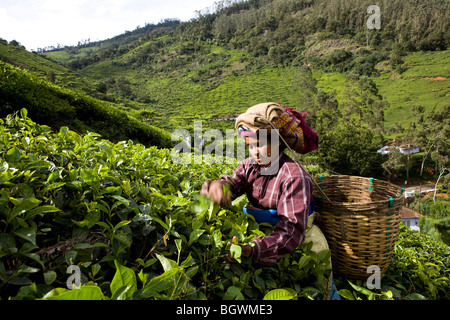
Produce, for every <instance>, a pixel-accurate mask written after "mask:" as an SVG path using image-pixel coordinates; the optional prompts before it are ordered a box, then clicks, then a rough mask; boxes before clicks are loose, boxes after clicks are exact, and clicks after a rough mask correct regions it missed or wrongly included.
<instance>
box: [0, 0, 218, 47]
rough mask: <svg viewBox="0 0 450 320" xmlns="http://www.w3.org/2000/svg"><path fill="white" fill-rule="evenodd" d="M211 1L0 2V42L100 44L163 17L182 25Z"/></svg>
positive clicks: (34, 45)
mask: <svg viewBox="0 0 450 320" xmlns="http://www.w3.org/2000/svg"><path fill="white" fill-rule="evenodd" d="M215 1H216V0H37V1H36V0H34V1H33V0H14V1H11V0H2V3H1V4H0V37H1V38H4V39H7V40H8V41H11V40H17V41H19V42H20V43H22V44H23V45H24V46H25V47H26V48H27V49H28V50H35V49H37V48H42V47H46V46H50V45H54V46H56V45H57V44H58V43H59V44H61V45H76V44H77V43H78V41H80V40H86V39H90V40H91V41H96V40H103V39H107V38H111V37H113V36H116V35H119V34H122V33H124V32H125V31H126V30H128V31H132V30H134V29H135V28H136V27H137V26H144V25H145V23H158V22H160V21H161V20H163V19H165V18H178V19H181V20H182V21H187V20H189V19H191V18H193V17H194V16H195V14H194V12H195V11H196V10H204V9H205V8H207V7H211V6H212V5H213V3H214V2H215Z"/></svg>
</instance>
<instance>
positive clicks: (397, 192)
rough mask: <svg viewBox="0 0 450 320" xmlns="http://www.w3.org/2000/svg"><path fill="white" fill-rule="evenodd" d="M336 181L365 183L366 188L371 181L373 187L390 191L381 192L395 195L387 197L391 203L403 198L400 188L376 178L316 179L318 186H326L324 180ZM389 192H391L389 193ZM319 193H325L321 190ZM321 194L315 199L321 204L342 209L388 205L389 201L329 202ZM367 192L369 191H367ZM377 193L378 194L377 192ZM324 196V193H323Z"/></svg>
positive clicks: (330, 177)
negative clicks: (318, 198) (380, 185)
mask: <svg viewBox="0 0 450 320" xmlns="http://www.w3.org/2000/svg"><path fill="white" fill-rule="evenodd" d="M336 178H337V179H338V180H354V181H355V182H358V183H359V184H362V183H361V182H367V186H368V187H369V186H372V185H371V184H370V181H371V180H372V182H373V185H374V184H380V183H381V184H383V186H382V188H383V189H386V188H387V189H390V190H383V191H385V193H395V195H389V196H390V197H389V198H392V200H393V201H396V200H397V201H398V200H399V199H402V198H403V194H402V188H401V187H399V186H397V185H395V184H393V183H392V182H388V181H385V180H381V179H377V178H372V177H360V176H351V175H330V176H321V178H320V181H318V180H319V179H316V182H317V183H318V184H319V186H320V185H325V186H326V184H327V181H326V180H330V179H336ZM339 182H341V183H342V182H343V181H339ZM389 191H391V192H389ZM321 192H325V191H323V190H321ZM321 192H320V193H318V194H317V195H316V196H315V197H320V199H321V201H322V202H325V203H329V204H333V205H341V206H343V207H351V206H355V205H357V206H361V205H383V204H385V203H389V202H390V199H389V198H387V199H383V200H371V201H361V202H346V201H333V200H330V199H329V198H327V197H323V196H322V195H321ZM368 192H369V191H368ZM377 192H378V191H377ZM378 193H379V192H378ZM325 194H326V193H325Z"/></svg>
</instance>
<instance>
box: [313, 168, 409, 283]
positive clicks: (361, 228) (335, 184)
mask: <svg viewBox="0 0 450 320" xmlns="http://www.w3.org/2000/svg"><path fill="white" fill-rule="evenodd" d="M317 185H318V187H320V188H321V190H315V195H316V197H317V201H316V212H317V224H318V225H319V227H320V228H321V230H322V232H323V233H324V234H325V237H326V238H327V241H328V244H329V246H330V249H331V258H332V265H333V271H334V272H335V273H336V274H340V275H341V276H344V277H346V278H349V279H367V278H368V277H369V276H370V275H371V273H367V268H368V267H369V266H371V265H376V266H378V267H379V268H380V273H381V275H383V274H384V272H385V271H386V269H387V268H388V266H389V263H390V260H391V254H392V250H393V248H394V245H395V241H396V239H397V234H398V228H399V224H400V222H401V218H400V210H401V207H402V204H403V197H402V192H403V190H402V189H401V188H399V187H397V186H395V185H393V184H391V183H389V182H385V181H382V180H378V179H374V178H364V177H356V176H346V175H338V176H326V177H323V176H321V177H320V178H319V179H318V180H317ZM318 187H317V186H316V189H317V188H318Z"/></svg>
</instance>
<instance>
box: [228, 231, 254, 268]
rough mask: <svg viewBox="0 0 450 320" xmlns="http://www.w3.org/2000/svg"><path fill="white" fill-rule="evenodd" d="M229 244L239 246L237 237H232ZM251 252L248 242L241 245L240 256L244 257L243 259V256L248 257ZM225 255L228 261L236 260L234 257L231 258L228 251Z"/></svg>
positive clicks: (234, 261)
mask: <svg viewBox="0 0 450 320" xmlns="http://www.w3.org/2000/svg"><path fill="white" fill-rule="evenodd" d="M231 245H232V246H239V244H237V237H236V236H234V237H233V240H232V241H231ZM252 253H253V248H252V246H250V245H248V244H247V245H244V246H241V258H244V259H245V258H249V257H251V256H252ZM225 257H226V258H227V260H228V262H230V263H236V262H237V260H236V259H235V258H233V256H232V255H231V253H228V254H227V255H226V256H225Z"/></svg>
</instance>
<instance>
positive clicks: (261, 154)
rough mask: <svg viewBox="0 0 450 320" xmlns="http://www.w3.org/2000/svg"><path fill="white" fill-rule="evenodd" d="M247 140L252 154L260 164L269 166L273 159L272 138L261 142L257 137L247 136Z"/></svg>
mask: <svg viewBox="0 0 450 320" xmlns="http://www.w3.org/2000/svg"><path fill="white" fill-rule="evenodd" d="M245 141H246V142H247V144H248V149H249V151H250V155H251V156H252V157H253V159H255V160H256V162H257V163H258V164H259V165H260V166H263V167H265V166H268V165H269V164H270V162H271V160H272V156H273V155H272V153H273V152H272V146H271V143H270V139H267V143H264V144H263V143H261V142H260V140H259V139H257V138H256V137H246V138H245Z"/></svg>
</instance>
